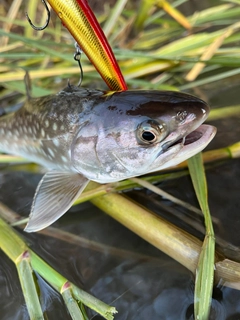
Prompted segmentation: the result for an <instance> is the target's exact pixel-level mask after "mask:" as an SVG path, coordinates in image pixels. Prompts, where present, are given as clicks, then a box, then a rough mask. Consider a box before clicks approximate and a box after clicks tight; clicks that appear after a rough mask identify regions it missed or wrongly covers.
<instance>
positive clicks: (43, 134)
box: [41, 128, 45, 138]
mask: <svg viewBox="0 0 240 320" xmlns="http://www.w3.org/2000/svg"><path fill="white" fill-rule="evenodd" d="M41 136H42V137H43V138H44V137H45V130H44V129H43V128H42V129H41Z"/></svg>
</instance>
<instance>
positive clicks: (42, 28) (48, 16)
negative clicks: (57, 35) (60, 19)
mask: <svg viewBox="0 0 240 320" xmlns="http://www.w3.org/2000/svg"><path fill="white" fill-rule="evenodd" d="M42 2H43V4H44V6H45V8H46V10H47V21H46V23H45V25H44V26H42V27H36V26H35V25H34V24H33V23H32V21H31V19H30V18H29V15H28V13H27V12H26V13H25V14H26V17H27V19H28V22H29V23H30V26H31V27H32V28H33V29H34V30H37V31H42V30H44V29H46V28H47V26H48V24H49V21H50V17H51V13H50V10H49V8H48V6H47V3H46V1H45V0H42Z"/></svg>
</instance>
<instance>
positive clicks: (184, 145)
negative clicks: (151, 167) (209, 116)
mask: <svg viewBox="0 0 240 320" xmlns="http://www.w3.org/2000/svg"><path fill="white" fill-rule="evenodd" d="M216 132H217V129H216V128H215V127H213V126H211V125H207V124H202V125H200V126H199V127H198V128H196V129H195V130H193V131H192V132H191V133H189V134H188V135H187V136H186V137H184V138H182V139H179V140H177V141H175V142H173V143H172V144H170V145H168V147H167V148H166V150H164V152H163V153H162V154H164V153H165V152H166V153H169V154H171V153H172V150H174V149H175V148H178V147H180V148H179V149H180V150H179V151H178V152H177V153H176V154H175V153H173V157H172V158H171V159H170V160H169V161H167V162H166V163H164V164H163V165H162V166H161V169H166V168H169V167H174V166H176V165H178V164H179V163H181V162H183V161H185V160H187V159H189V158H191V157H192V156H194V155H195V154H197V153H198V152H200V151H202V150H203V149H204V148H205V147H206V146H207V145H208V144H209V142H210V141H211V140H212V139H213V138H214V136H215V134H216ZM159 156H160V154H159Z"/></svg>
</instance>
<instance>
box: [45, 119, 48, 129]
mask: <svg viewBox="0 0 240 320" xmlns="http://www.w3.org/2000/svg"><path fill="white" fill-rule="evenodd" d="M45 126H46V128H48V127H49V121H48V119H47V120H45Z"/></svg>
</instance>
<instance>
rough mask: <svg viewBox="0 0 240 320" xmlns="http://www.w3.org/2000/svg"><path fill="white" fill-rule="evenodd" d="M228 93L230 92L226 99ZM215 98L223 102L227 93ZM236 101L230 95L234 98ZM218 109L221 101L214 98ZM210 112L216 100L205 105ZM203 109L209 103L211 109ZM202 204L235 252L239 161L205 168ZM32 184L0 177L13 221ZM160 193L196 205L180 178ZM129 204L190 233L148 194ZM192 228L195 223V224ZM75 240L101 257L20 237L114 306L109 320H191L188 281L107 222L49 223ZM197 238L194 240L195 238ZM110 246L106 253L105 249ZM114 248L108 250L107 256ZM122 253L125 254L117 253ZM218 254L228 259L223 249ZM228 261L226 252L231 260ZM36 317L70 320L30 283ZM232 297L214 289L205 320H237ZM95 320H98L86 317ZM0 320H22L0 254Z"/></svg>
mask: <svg viewBox="0 0 240 320" xmlns="http://www.w3.org/2000/svg"><path fill="white" fill-rule="evenodd" d="M231 90H232V91H231ZM231 90H228V91H227V92H222V94H223V95H224V97H225V99H227V98H226V95H227V94H229V104H234V103H238V102H237V101H232V100H231V97H234V94H232V92H233V91H234V90H238V88H232V89H231ZM235 96H236V95H235ZM218 99H219V101H220V100H221V96H220V95H219V94H218ZM210 100H211V101H212V102H213V101H214V106H218V101H217V99H216V97H213V96H212V97H211V99H210ZM211 101H210V103H211ZM215 125H216V126H217V127H218V134H217V136H216V139H215V141H214V142H213V143H212V145H211V146H210V147H213V145H215V147H222V146H226V145H228V144H231V143H234V142H236V141H238V140H239V137H240V118H237V117H235V118H234V119H229V120H224V121H223V120H221V121H218V122H216V123H215ZM207 178H208V185H209V203H210V208H211V212H212V215H213V217H215V218H216V219H217V221H218V222H217V224H216V223H215V230H216V234H217V235H218V236H219V237H220V238H223V239H225V240H226V241H229V242H231V243H232V244H234V245H235V246H239V247H240V239H239V230H240V218H239V212H240V199H239V190H240V160H239V159H237V160H233V161H226V162H224V163H222V164H219V165H210V166H209V168H208V170H207ZM39 179H40V176H39V175H34V174H27V173H23V172H7V170H6V168H5V169H4V168H3V169H2V170H1V172H0V189H1V192H0V201H2V202H4V203H5V204H6V205H8V206H9V207H10V208H12V209H13V210H16V211H17V212H18V213H19V214H21V215H25V216H27V215H28V214H29V208H30V204H31V202H32V197H33V194H34V190H35V188H36V185H37V182H38V181H39ZM161 187H163V188H164V190H166V191H168V192H170V193H172V194H173V195H175V196H177V197H180V198H181V199H182V200H185V201H188V202H190V203H192V204H194V205H196V199H195V196H194V191H193V189H192V186H191V183H190V180H189V178H188V177H183V178H181V179H177V180H174V181H167V182H164V183H162V184H161ZM129 195H130V196H132V197H133V198H134V199H136V200H137V201H140V202H141V201H142V202H143V204H144V205H145V206H147V207H149V208H150V209H151V210H153V211H155V212H157V213H158V214H161V215H163V216H164V218H166V219H169V220H170V221H172V222H174V223H175V224H178V225H179V226H181V227H184V228H186V229H187V230H188V231H190V232H194V229H193V228H192V227H188V226H187V225H185V223H184V222H183V221H182V217H183V215H184V210H182V209H180V210H179V208H178V207H176V206H174V205H172V204H171V203H169V202H167V201H166V200H163V199H161V197H159V196H157V195H154V194H152V193H150V192H148V191H145V190H143V191H140V190H137V191H133V192H131V193H129ZM160 202H161V203H164V204H165V205H167V206H169V207H172V208H174V209H177V210H178V212H180V213H179V217H175V216H172V215H171V214H169V213H168V212H167V211H165V210H164V209H163V208H160V207H159V205H158V204H159V203H160ZM198 223H199V222H198ZM55 226H56V227H59V228H61V229H63V230H66V231H68V232H72V233H74V234H76V235H79V236H82V237H86V238H87V239H90V240H92V241H96V242H97V243H100V244H102V248H101V249H98V250H96V249H94V248H91V247H86V246H81V245H80V244H70V243H66V242H63V241H61V240H57V239H54V238H50V237H46V236H43V235H40V234H24V233H22V234H24V236H25V237H26V238H27V239H28V241H29V243H30V245H31V247H32V248H33V249H34V250H35V251H36V252H37V253H38V254H39V255H40V256H42V257H43V258H44V259H45V260H46V261H47V262H49V263H50V264H51V265H52V266H53V267H54V268H55V269H56V270H58V271H59V272H61V273H62V274H63V275H64V276H66V277H67V278H68V279H69V280H70V281H72V282H74V283H75V284H76V285H78V286H80V287H82V288H83V289H85V290H87V291H89V292H91V293H92V294H94V295H95V296H97V297H98V298H99V299H102V300H103V301H105V302H106V303H109V304H111V305H113V306H116V308H117V309H118V311H119V313H118V315H117V316H116V317H115V319H116V320H134V319H136V320H137V319H138V320H145V319H152V320H157V319H161V320H162V319H168V320H175V319H176V320H185V319H186V320H190V319H193V291H194V278H193V276H192V274H191V273H190V272H189V271H188V270H186V269H185V268H184V267H182V266H181V265H179V264H178V263H177V262H175V261H174V260H172V259H171V258H169V257H167V256H166V255H165V254H163V253H161V252H159V251H158V250H156V249H155V248H153V247H152V246H150V245H149V244H148V243H146V242H145V241H143V240H141V239H140V238H139V237H137V236H136V235H134V234H133V233H132V232H130V231H128V230H127V229H126V228H124V227H123V226H121V225H120V224H119V223H117V222H115V221H114V220H112V219H111V218H110V217H108V216H106V215H105V214H103V213H101V212H100V211H99V210H98V209H96V208H95V207H93V206H92V205H91V204H89V203H86V204H82V205H79V206H77V207H75V208H73V209H71V211H70V213H68V214H66V215H65V216H63V217H62V218H61V219H60V220H59V221H58V222H56V223H55ZM195 234H196V235H198V236H200V234H199V232H195ZM109 246H111V247H112V248H111V250H110V249H109ZM114 248H116V249H114ZM119 248H122V249H124V250H125V251H121V252H119V251H118V250H117V249H119ZM225 253H226V254H228V252H227V249H226V250H225ZM231 254H232V255H233V256H234V252H232V253H231ZM38 283H39V286H40V289H41V290H40V291H41V296H40V299H41V303H42V307H43V310H44V311H45V312H46V314H47V316H48V318H49V319H51V320H54V319H56V320H59V319H70V316H69V315H68V313H67V311H66V309H65V307H64V306H63V303H62V300H61V298H60V297H59V295H58V294H57V293H56V292H55V291H54V290H53V289H52V288H50V287H49V286H48V285H47V284H46V283H45V282H44V281H43V280H42V279H38ZM239 300H240V291H237V290H233V289H230V288H227V287H223V286H221V284H218V286H217V287H216V288H215V290H214V294H213V303H212V312H211V319H218V320H221V319H223V320H224V319H228V320H230V319H231V320H237V319H240V304H239ZM90 316H91V317H92V318H93V319H95V320H97V319H100V317H99V316H97V315H95V314H94V313H91V312H90ZM0 318H1V320H5V319H6V320H15V319H16V320H18V319H23V320H25V319H26V320H27V319H28V314H27V311H26V307H25V303H24V299H23V296H22V293H21V289H20V284H19V281H18V276H17V271H16V269H15V267H14V265H13V263H12V262H11V261H10V260H9V259H8V258H7V257H6V256H5V255H4V254H3V252H0Z"/></svg>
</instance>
